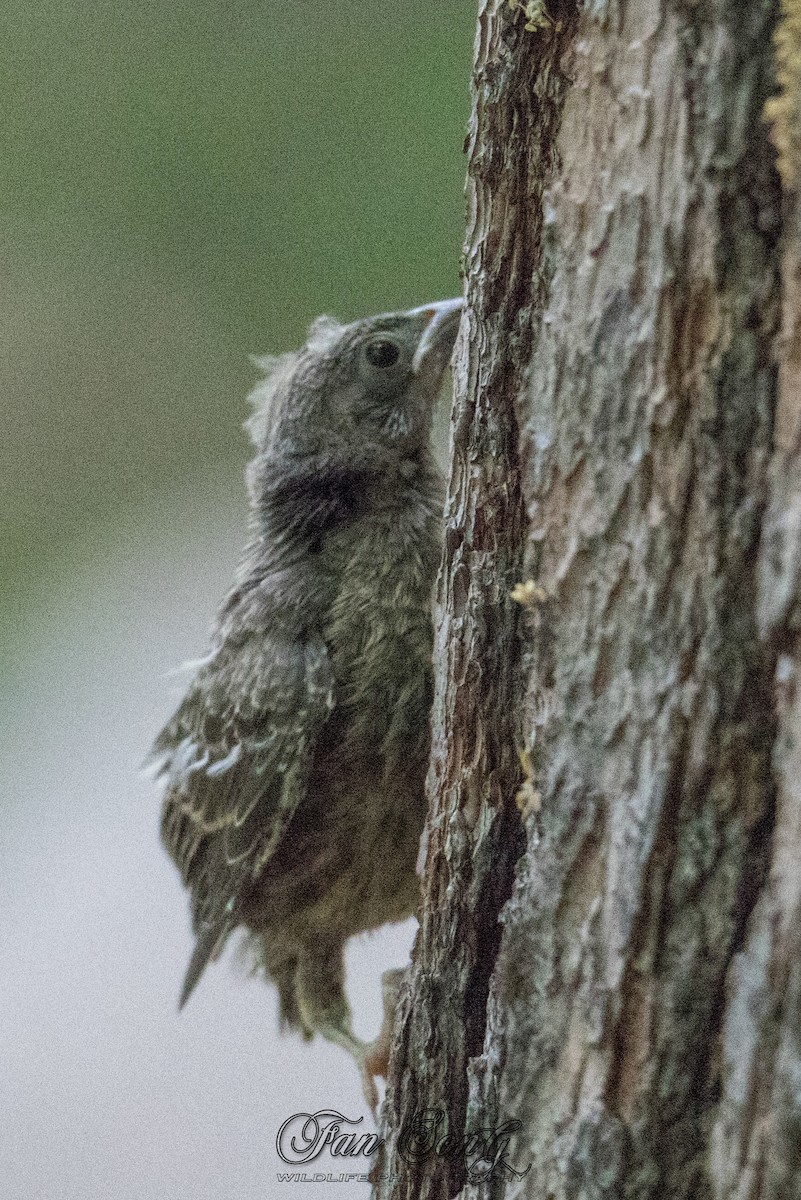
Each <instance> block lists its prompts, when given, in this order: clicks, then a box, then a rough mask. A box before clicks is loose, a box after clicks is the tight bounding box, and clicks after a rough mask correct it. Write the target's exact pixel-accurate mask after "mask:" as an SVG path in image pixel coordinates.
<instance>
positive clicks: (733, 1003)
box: [710, 0, 801, 1200]
mask: <svg viewBox="0 0 801 1200" xmlns="http://www.w3.org/2000/svg"><path fill="white" fill-rule="evenodd" d="M782 12H783V21H784V24H783V27H782V29H781V30H780V34H779V37H778V39H777V41H778V46H779V50H780V67H781V69H780V71H779V82H780V85H781V91H780V93H779V95H778V96H777V97H776V99H775V100H772V101H771V103H770V106H769V109H768V111H769V113H770V115H771V117H772V118H773V120H774V125H773V129H772V136H773V139H774V142H775V143H776V144H777V146H778V147H779V148H780V150H781V157H780V165H781V167H782V177H783V179H784V182H785V185H786V186H787V188H788V194H787V197H786V205H785V207H786V212H785V223H784V225H785V234H784V248H783V254H782V330H781V336H780V338H779V340H778V344H777V349H778V359H779V404H778V410H777V417H776V428H775V439H774V460H773V462H772V464H771V490H770V504H769V508H768V511H767V513H766V516H765V521H764V524H763V534H762V545H761V559H760V575H759V603H758V609H757V612H758V617H759V624H760V632H761V634H762V636H763V638H764V639H765V642H766V644H768V645H770V646H772V647H773V648H774V650H775V651H776V653H777V654H778V660H777V667H776V675H775V693H776V698H777V701H778V705H777V707H778V716H779V731H778V737H777V741H776V747H775V752H774V771H775V775H776V780H777V785H778V787H777V804H776V826H775V832H774V837H773V844H772V855H771V867H770V876H769V879H768V881H767V883H766V886H765V887H764V889H763V891H762V894H761V895H760V899H759V904H758V905H757V908H756V910H755V912H754V917H753V919H752V921H751V922H750V925H749V930H748V939H747V942H746V945H745V947H744V949H743V952H742V953H741V954H740V955H738V956H737V959H736V960H735V962H734V964H733V967H732V970H731V972H730V976H729V979H728V981H727V1005H726V1019H725V1024H724V1040H723V1064H722V1065H723V1070H722V1084H723V1088H722V1097H721V1103H720V1108H719V1113H718V1119H717V1121H716V1124H715V1128H714V1131H713V1137H712V1143H711V1154H710V1164H711V1174H712V1177H713V1179H714V1180H715V1185H716V1186H715V1197H716V1200H801V640H800V639H799V633H800V632H801V586H800V585H801V202H799V196H798V192H797V187H798V183H799V181H800V180H801V160H799V157H798V148H799V147H801V4H799V3H798V2H797V0H784V3H783V5H782Z"/></svg>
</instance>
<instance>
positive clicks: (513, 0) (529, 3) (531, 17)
mask: <svg viewBox="0 0 801 1200" xmlns="http://www.w3.org/2000/svg"><path fill="white" fill-rule="evenodd" d="M509 7H510V8H513V9H518V8H521V9H522V10H523V13H524V15H525V18H526V25H525V28H526V29H528V30H530V31H531V33H539V31H540V30H541V29H549V28H550V27H551V26H552V25H553V20H552V18H551V15H550V13H549V12H548V9H547V8H546V7H545V0H509Z"/></svg>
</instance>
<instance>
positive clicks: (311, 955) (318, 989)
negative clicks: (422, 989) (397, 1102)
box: [296, 941, 403, 1115]
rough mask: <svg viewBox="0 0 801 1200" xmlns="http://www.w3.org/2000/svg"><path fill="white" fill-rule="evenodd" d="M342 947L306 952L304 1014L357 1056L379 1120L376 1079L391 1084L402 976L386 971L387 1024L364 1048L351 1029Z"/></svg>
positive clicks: (300, 972) (301, 970) (299, 978)
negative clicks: (389, 1069)
mask: <svg viewBox="0 0 801 1200" xmlns="http://www.w3.org/2000/svg"><path fill="white" fill-rule="evenodd" d="M343 948H344V947H343V944H342V942H335V941H332V942H329V943H323V942H320V943H318V944H317V945H316V946H315V947H314V948H313V949H312V950H309V949H306V950H305V952H304V953H303V954H302V955H301V957H300V959H299V961H298V969H297V975H296V986H297V997H298V1008H299V1011H300V1014H301V1016H302V1019H303V1024H304V1025H305V1026H306V1027H307V1028H309V1029H313V1030H314V1031H315V1032H316V1033H319V1034H321V1036H322V1037H324V1038H325V1039H326V1040H327V1041H329V1042H333V1043H334V1044H335V1045H337V1046H342V1048H343V1049H345V1050H347V1051H348V1053H349V1054H351V1055H352V1056H353V1058H354V1059H355V1060H356V1063H357V1065H358V1067H359V1071H360V1074H361V1077H362V1089H363V1091H364V1098H365V1100H366V1101H367V1103H368V1104H369V1106H370V1109H371V1110H372V1112H373V1114H374V1115H375V1113H376V1110H377V1108H378V1089H377V1088H376V1085H375V1079H376V1076H381V1077H382V1078H384V1079H385V1078H386V1075H387V1067H388V1065H389V1050H390V1046H391V1044H392V1027H393V1024H394V1020H395V1008H396V1005H397V999H398V990H399V988H400V982H401V979H402V978H403V971H402V970H394V971H385V972H384V974H383V975H382V977H381V987H382V992H383V1004H384V1019H383V1022H382V1025H381V1032H380V1033H379V1035H378V1037H377V1038H376V1040H375V1041H374V1042H369V1043H367V1042H363V1041H361V1040H360V1039H359V1038H357V1037H356V1035H355V1034H354V1032H353V1029H352V1028H351V1014H350V1007H349V1005H348V1001H347V998H346V996H345V986H344V984H345V970H344V962H343Z"/></svg>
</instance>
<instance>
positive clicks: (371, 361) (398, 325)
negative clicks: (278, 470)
mask: <svg viewBox="0 0 801 1200" xmlns="http://www.w3.org/2000/svg"><path fill="white" fill-rule="evenodd" d="M462 307H463V302H462V301H461V300H441V301H438V302H436V303H433V304H426V305H422V306H421V307H420V308H413V309H411V310H409V311H407V312H395V313H383V314H381V315H380V316H375V317H366V318H364V319H363V320H360V321H354V322H352V324H349V325H340V324H339V323H338V322H337V321H334V320H333V319H332V318H330V317H318V318H317V320H316V321H314V322H313V323H312V325H311V327H310V329H309V334H308V338H307V340H306V343H305V345H304V346H303V347H302V349H300V350H298V351H297V352H295V353H293V354H285V355H282V356H281V357H279V358H275V359H264V360H260V365H262V366H263V367H264V369H265V372H266V374H265V379H264V380H263V382H262V383H261V384H260V386H259V387H258V388H257V389H256V391H255V392H254V394H253V396H252V400H253V402H254V405H255V408H256V411H255V413H254V416H253V417H252V418H251V420H250V421H249V422H248V428H249V430H250V433H251V435H252V437H253V440H254V441H255V443H256V445H257V447H258V449H259V451H260V457H261V458H262V460H263V461H264V460H269V461H272V462H274V463H276V464H278V463H280V464H281V466H282V468H286V466H287V459H288V458H293V457H294V458H296V459H298V460H300V459H305V460H307V461H315V462H319V463H320V466H321V468H327V467H331V466H335V465H342V466H346V467H348V468H351V469H354V470H369V471H376V470H382V469H384V468H386V467H390V466H391V465H392V464H393V463H396V462H399V461H402V460H403V459H408V458H411V457H414V456H415V455H416V454H419V452H420V451H421V450H423V449H424V448H425V447H427V445H428V442H429V438H430V428H431V416H432V411H433V406H434V401H435V399H436V396H437V393H438V391H439V387H440V384H441V382H442V377H443V374H444V372H445V369H446V367H447V365H448V363H449V361H450V358H451V354H452V352H453V347H454V343H455V341H456V333H457V330H458V326H459V319H460V316H461V312H462Z"/></svg>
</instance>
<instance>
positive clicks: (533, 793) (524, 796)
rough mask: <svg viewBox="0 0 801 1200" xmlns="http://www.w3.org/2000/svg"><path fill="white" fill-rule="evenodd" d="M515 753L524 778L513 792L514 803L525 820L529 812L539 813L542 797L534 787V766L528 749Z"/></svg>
mask: <svg viewBox="0 0 801 1200" xmlns="http://www.w3.org/2000/svg"><path fill="white" fill-rule="evenodd" d="M517 753H518V757H519V758H520V765H521V767H522V768H523V772H524V774H525V779H524V780H523V782H522V784H521V785H520V787H519V788H518V789H517V791H516V792H515V804H516V805H517V807H518V809H519V811H520V815H521V817H522V818H523V820H524V821H525V819H526V817H528V816H529V815H530V814H531V813H539V811H540V809H541V807H542V797H541V795H540V793H539V792H538V791H537V789H536V788H535V787H534V778H533V776H534V767H533V766H532V763H531V758H530V756H529V753H528V750H518V752H517Z"/></svg>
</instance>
